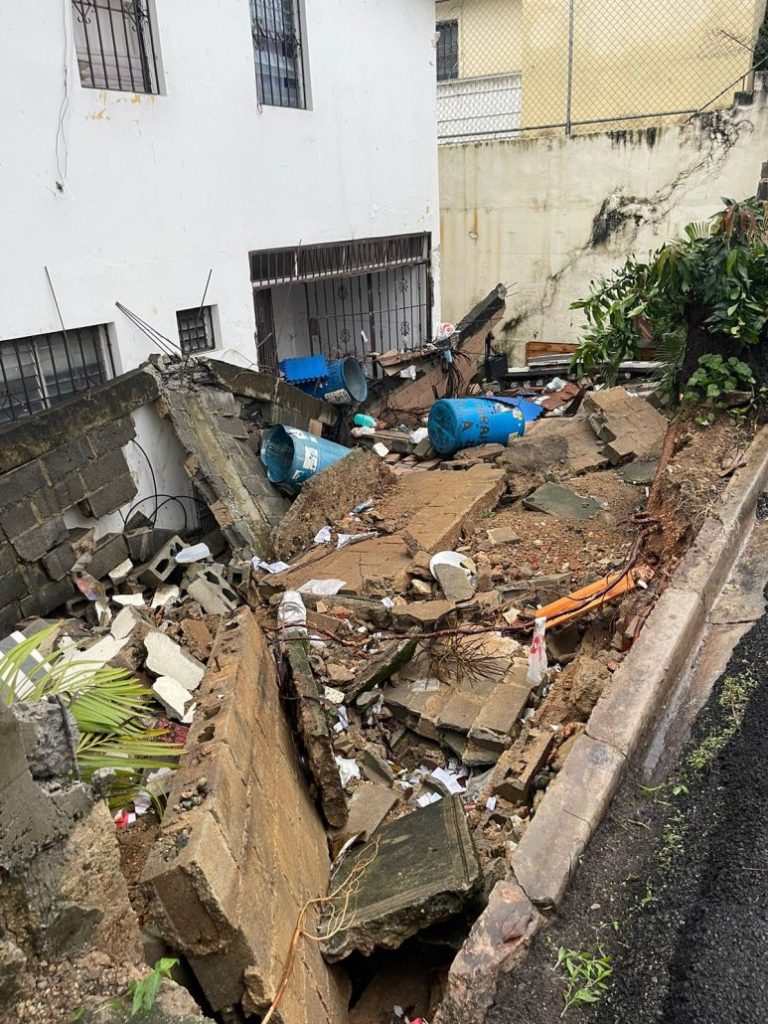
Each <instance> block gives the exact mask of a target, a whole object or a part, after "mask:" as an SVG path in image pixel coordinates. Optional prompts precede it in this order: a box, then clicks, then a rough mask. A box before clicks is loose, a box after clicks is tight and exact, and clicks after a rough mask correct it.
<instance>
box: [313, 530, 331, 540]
mask: <svg viewBox="0 0 768 1024" xmlns="http://www.w3.org/2000/svg"><path fill="white" fill-rule="evenodd" d="M330 539H331V528H330V526H324V527H323V528H322V529H321V530H318V531H317V533H316V534H315V536H314V539H313V543H315V544H327V543H328V541H329V540H330Z"/></svg>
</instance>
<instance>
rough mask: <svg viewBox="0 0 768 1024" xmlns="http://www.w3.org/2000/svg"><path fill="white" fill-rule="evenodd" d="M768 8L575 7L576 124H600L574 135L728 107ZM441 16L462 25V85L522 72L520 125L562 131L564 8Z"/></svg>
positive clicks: (532, 1)
mask: <svg viewBox="0 0 768 1024" xmlns="http://www.w3.org/2000/svg"><path fill="white" fill-rule="evenodd" d="M765 6H766V0H574V26H573V76H572V93H571V121H572V122H597V123H588V124H586V125H584V126H583V127H581V128H579V127H578V126H577V127H576V128H575V130H576V131H579V130H581V131H585V130H586V131H599V130H600V128H601V125H600V123H599V122H600V121H601V119H606V118H610V119H621V118H624V117H625V118H632V117H637V116H638V115H655V114H662V113H671V112H674V111H680V110H695V109H697V108H699V107H701V106H703V105H704V104H709V105H710V107H726V106H729V105H730V104H731V102H732V100H733V93H734V92H735V91H737V90H738V89H740V88H742V83H741V81H740V80H739V76H741V75H744V74H745V72H746V71H747V70H748V69H749V67H750V63H751V56H752V49H753V47H754V43H755V39H756V36H757V31H758V28H759V25H760V23H761V21H762V18H763V16H764V12H765ZM436 14H437V19H438V20H441V21H443V20H450V19H454V18H455V19H456V20H458V22H459V75H460V77H461V78H467V77H475V76H485V75H494V74H503V73H507V72H511V71H519V72H521V74H522V125H523V127H524V128H534V127H536V126H539V125H542V126H545V125H560V124H564V122H565V120H566V109H567V93H568V85H567V83H568V37H569V3H568V0H448V2H444V3H438V4H437V5H436ZM747 84H748V83H747ZM721 90H724V91H723V95H722V96H721V97H720V98H719V99H717V100H716V101H715V102H712V101H713V100H714V98H715V96H716V95H717V93H719V92H720V91H721ZM647 123H648V122H647V121H642V120H641V121H638V122H637V126H638V127H643V126H644V125H645V124H647Z"/></svg>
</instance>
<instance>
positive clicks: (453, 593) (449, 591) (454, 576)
mask: <svg viewBox="0 0 768 1024" xmlns="http://www.w3.org/2000/svg"><path fill="white" fill-rule="evenodd" d="M435 576H437V582H438V583H439V584H440V587H441V589H442V591H443V594H444V595H445V597H446V598H447V599H448V600H449V601H470V600H471V599H472V598H473V597H474V595H475V590H476V588H477V583H476V579H474V578H473V577H472V576H470V574H469V573H467V572H465V571H464V569H462V568H461V566H460V565H450V564H448V563H445V562H443V563H440V564H439V565H436V566H435Z"/></svg>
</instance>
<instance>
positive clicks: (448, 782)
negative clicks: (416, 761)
mask: <svg viewBox="0 0 768 1024" xmlns="http://www.w3.org/2000/svg"><path fill="white" fill-rule="evenodd" d="M429 778H430V779H434V780H435V781H436V782H439V783H440V785H441V786H442V787H444V788H445V789H446V790H447V791H448V792H449V793H450V794H451V795H453V794H454V793H463V792H464V790H465V788H466V787H464V786H462V784H461V783H460V782H459V779H458V776H456V775H454V774H453V772H449V771H446V770H445V768H435V770H434V771H433V772H432V773H431V774H430V775H429Z"/></svg>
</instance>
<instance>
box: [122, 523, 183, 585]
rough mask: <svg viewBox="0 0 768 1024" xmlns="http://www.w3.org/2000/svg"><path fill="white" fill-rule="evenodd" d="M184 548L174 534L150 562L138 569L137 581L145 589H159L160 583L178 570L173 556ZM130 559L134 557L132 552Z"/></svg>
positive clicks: (179, 538) (180, 540)
mask: <svg viewBox="0 0 768 1024" xmlns="http://www.w3.org/2000/svg"><path fill="white" fill-rule="evenodd" d="M129 544H130V539H129ZM186 546H187V545H186V544H185V543H184V541H183V540H182V539H181V537H179V536H178V534H174V535H173V536H172V537H171V538H170V539H169V540H168V541H167V542H166V543H165V544H163V546H162V548H160V550H159V551H158V553H157V554H156V555H155V556H154V558H153V559H152V561H151V562H148V563H147V564H146V565H145V566H143V567H142V568H141V569H139V571H138V573H137V575H138V578H139V581H140V582H141V583H143V584H144V585H145V586H147V587H159V586H160V584H161V583H165V581H166V580H168V579H170V577H171V576H172V575H173V574H174V572H176V570H177V569H178V565H177V564H176V562H174V560H173V559H174V555H177V554H178V553H179V551H181V550H182V548H185V547H186ZM131 557H132V558H133V557H134V555H133V551H131Z"/></svg>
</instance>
